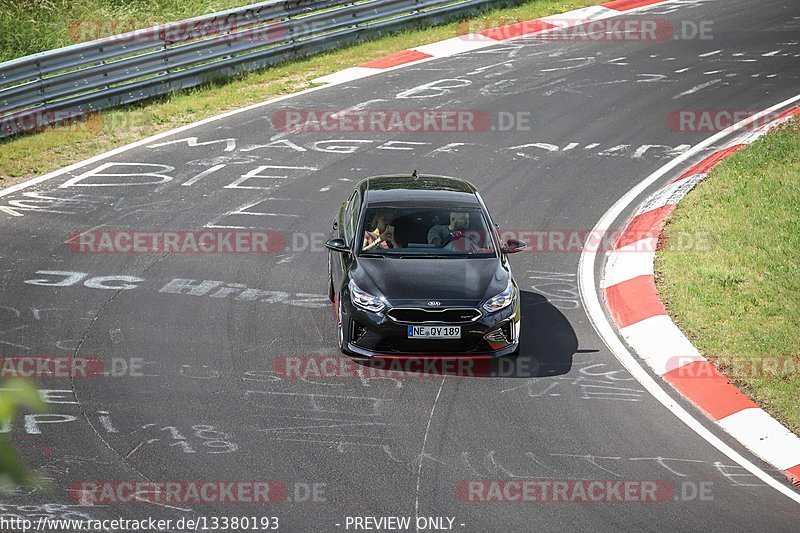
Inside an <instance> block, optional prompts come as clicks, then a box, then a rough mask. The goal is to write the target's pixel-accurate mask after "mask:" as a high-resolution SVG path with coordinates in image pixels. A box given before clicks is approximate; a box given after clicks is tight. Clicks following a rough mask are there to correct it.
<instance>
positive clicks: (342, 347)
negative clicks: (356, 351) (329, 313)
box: [336, 300, 351, 355]
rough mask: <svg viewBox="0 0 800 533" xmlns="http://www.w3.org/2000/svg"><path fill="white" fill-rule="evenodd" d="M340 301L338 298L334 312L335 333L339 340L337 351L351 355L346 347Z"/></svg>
mask: <svg viewBox="0 0 800 533" xmlns="http://www.w3.org/2000/svg"><path fill="white" fill-rule="evenodd" d="M342 308H343V306H342V302H341V300H339V304H338V309H337V312H336V318H337V320H336V334H337V336H338V341H339V343H338V344H339V351H340V352H342V353H343V354H345V355H351V352H350V350H348V349H347V341H346V340H345V328H344V317H343V316H342Z"/></svg>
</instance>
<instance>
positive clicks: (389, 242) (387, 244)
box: [361, 211, 400, 252]
mask: <svg viewBox="0 0 800 533" xmlns="http://www.w3.org/2000/svg"><path fill="white" fill-rule="evenodd" d="M393 220H394V216H393V215H392V213H391V212H389V211H378V212H377V213H375V215H374V216H373V217H372V224H370V225H369V226H367V227H368V228H370V227H372V228H375V229H374V230H372V231H370V230H369V229H367V230H366V231H365V232H364V244H363V246H362V247H361V251H363V252H367V251H369V250H372V249H374V248H381V249H389V248H400V245H398V244H397V241H396V240H395V239H394V226H391V225H390V224H391V223H392V221H393Z"/></svg>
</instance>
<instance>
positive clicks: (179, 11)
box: [0, 0, 255, 61]
mask: <svg viewBox="0 0 800 533" xmlns="http://www.w3.org/2000/svg"><path fill="white" fill-rule="evenodd" d="M254 2H255V0H254V1H253V2H248V1H246V0H245V1H243V0H0V28H3V31H0V61H8V60H9V59H13V58H15V57H21V56H25V55H29V54H35V53H37V52H43V51H45V50H52V49H53V48H59V47H62V46H68V45H71V44H76V43H78V42H83V41H86V40H92V39H99V38H100V37H106V36H108V35H111V34H115V33H124V32H125V31H130V30H133V29H138V28H146V27H149V26H155V25H158V24H163V23H165V22H169V21H174V20H181V19H185V18H190V17H196V16H199V15H205V14H207V13H214V12H215V11H222V10H225V9H230V8H233V7H238V6H242V5H247V4H250V3H254Z"/></svg>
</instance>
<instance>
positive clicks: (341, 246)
mask: <svg viewBox="0 0 800 533" xmlns="http://www.w3.org/2000/svg"><path fill="white" fill-rule="evenodd" d="M325 248H327V249H328V250H333V251H334V252H339V253H342V254H344V253H348V252H350V247H349V246H347V243H346V242H344V239H339V238H336V239H328V241H327V242H326V243H325Z"/></svg>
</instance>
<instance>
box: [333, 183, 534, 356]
mask: <svg viewBox="0 0 800 533" xmlns="http://www.w3.org/2000/svg"><path fill="white" fill-rule="evenodd" d="M326 246H327V248H328V249H329V250H330V252H329V255H328V270H329V275H330V286H329V296H330V298H331V301H333V302H334V306H335V309H336V314H337V318H338V335H339V348H340V349H341V350H342V351H343V352H344V353H347V354H351V355H359V356H365V357H374V356H393V355H412V356H420V355H428V354H431V355H433V354H436V355H469V356H472V355H475V356H478V355H481V356H487V355H488V356H493V357H499V356H504V355H514V354H516V353H517V352H518V350H519V338H520V335H519V334H520V300H519V288H518V287H517V284H516V282H515V281H514V277H513V276H512V275H511V268H510V265H509V263H508V259H507V257H506V254H510V253H515V252H519V251H521V250H523V249H524V248H525V246H526V245H525V243H524V242H522V241H516V240H509V241H508V242H506V243H501V242H500V236H499V234H498V232H497V230H496V225H495V224H494V223H493V222H492V219H491V217H490V216H489V212H488V211H487V209H486V206H485V205H484V203H483V200H482V199H481V197H480V195H479V194H478V191H477V190H476V189H475V187H474V186H473V185H472V184H471V183H469V182H467V181H464V180H461V179H456V178H449V177H444V176H420V175H417V173H416V171H415V172H414V173H413V174H412V175H411V176H376V177H371V178H367V179H364V180H362V181H361V182H359V183H358V185H356V187H355V190H354V191H353V193H352V194H351V195H350V197H349V199H348V200H347V201H346V202H344V203H343V204H342V205H341V207H340V209H339V213H338V216H337V217H336V220H335V221H334V223H333V238H331V239H330V240H329V241H328V242H327V243H326Z"/></svg>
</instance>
